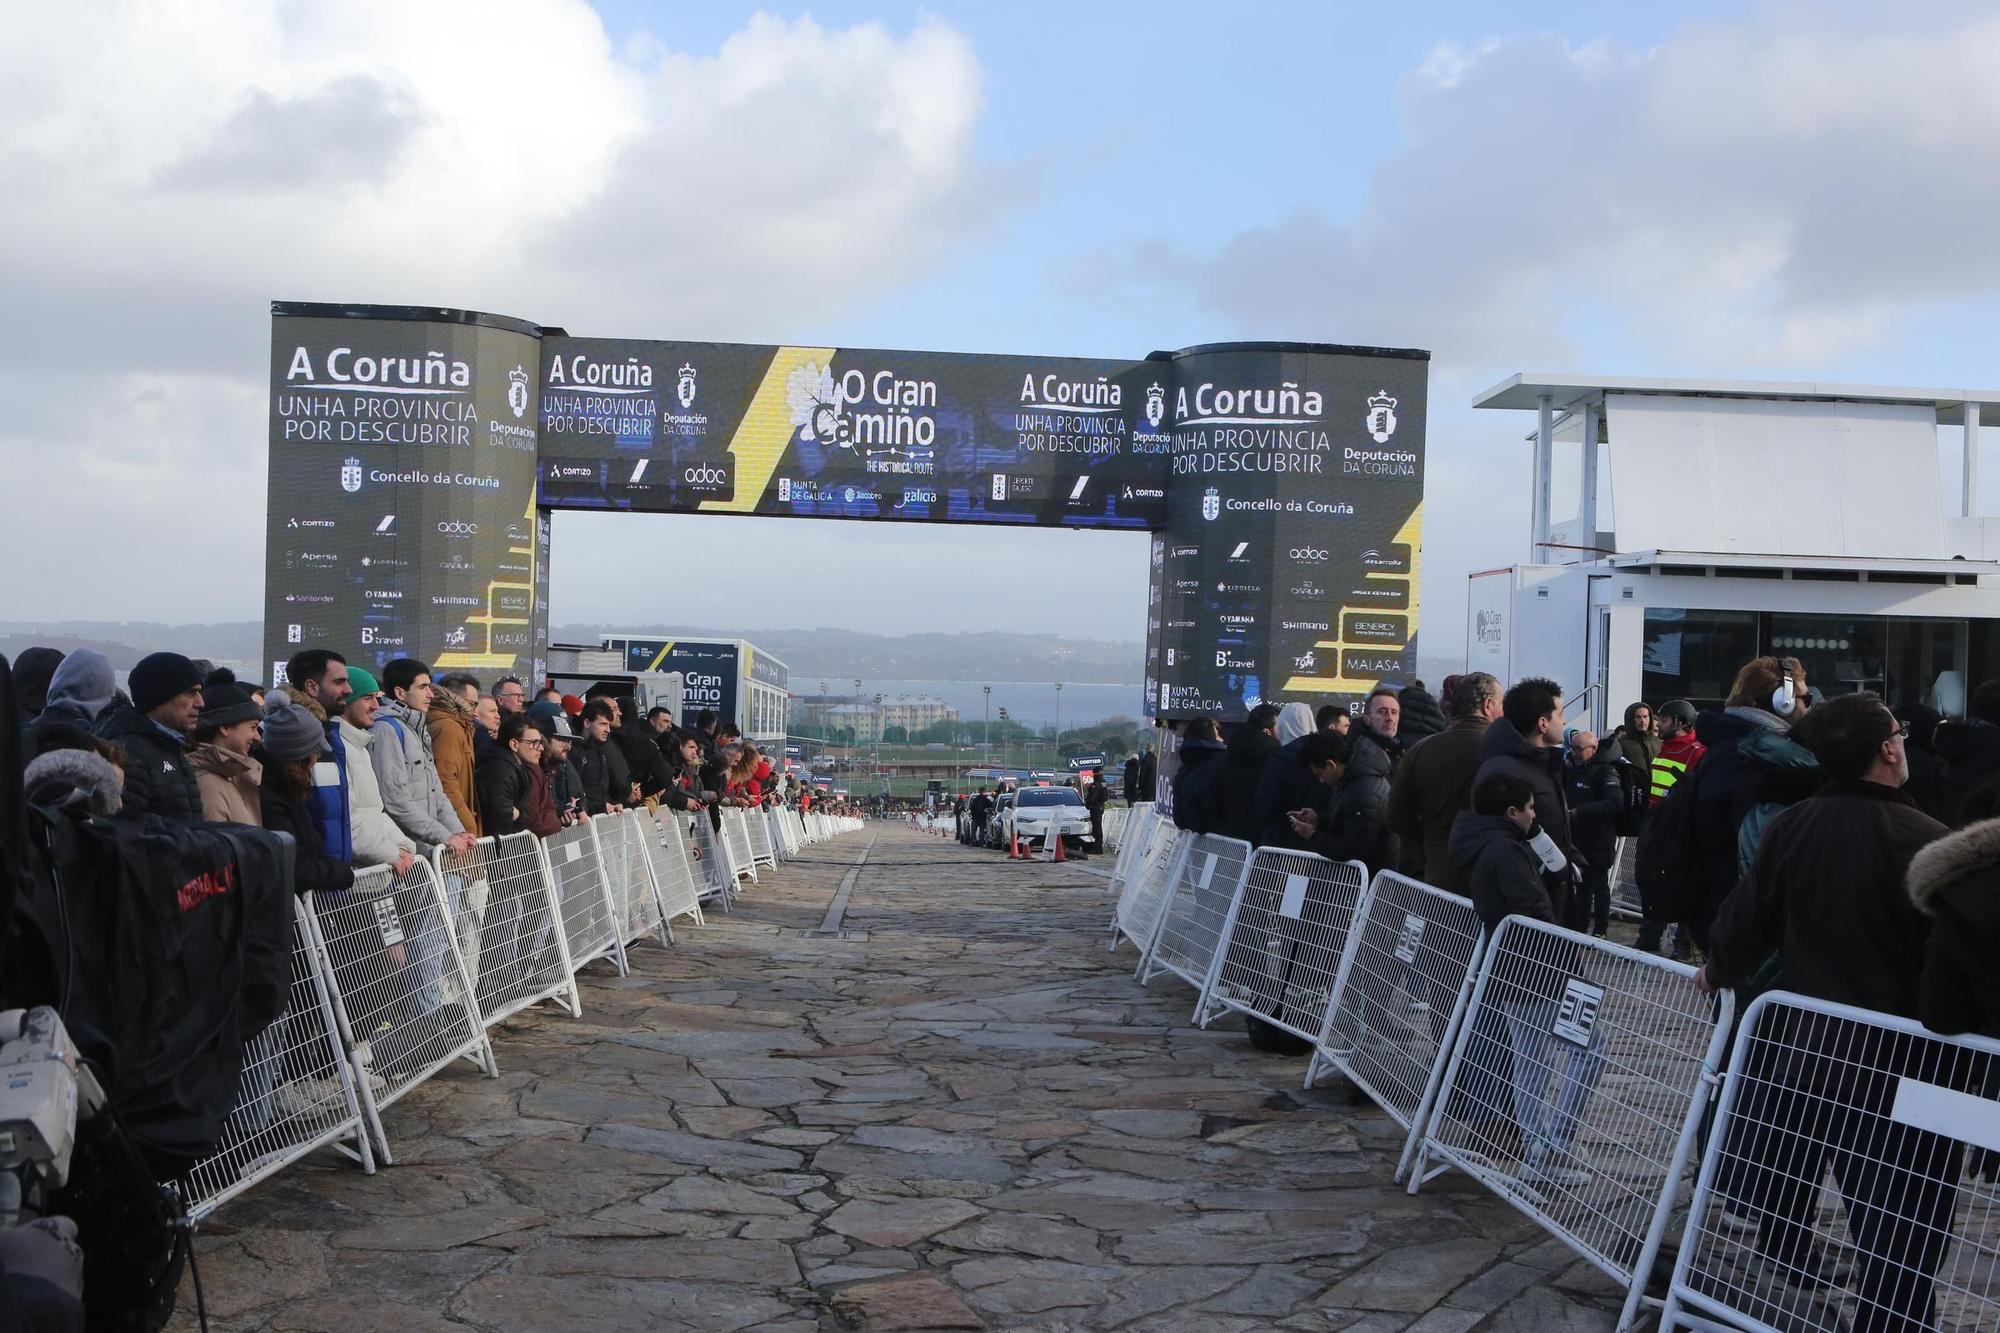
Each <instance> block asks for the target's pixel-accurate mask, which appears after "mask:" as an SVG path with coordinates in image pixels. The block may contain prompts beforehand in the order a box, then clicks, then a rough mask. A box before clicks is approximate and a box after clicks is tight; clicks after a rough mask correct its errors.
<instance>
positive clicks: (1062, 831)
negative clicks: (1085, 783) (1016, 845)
mask: <svg viewBox="0 0 2000 1333" xmlns="http://www.w3.org/2000/svg"><path fill="white" fill-rule="evenodd" d="M1051 834H1053V835H1054V836H1056V837H1060V838H1069V839H1073V840H1075V841H1072V842H1071V843H1070V844H1069V845H1070V846H1072V847H1076V846H1079V843H1080V842H1081V840H1083V839H1086V838H1088V837H1089V836H1090V812H1089V811H1088V810H1086V809H1084V805H1083V797H1081V796H1079V795H1078V794H1077V792H1076V789H1075V788H1073V787H1023V788H1021V789H1020V791H1018V792H1016V793H1015V794H1014V800H1013V803H1012V804H1011V805H1010V806H1008V807H1007V809H1006V810H1005V811H1004V812H1002V814H1001V828H1000V845H1001V846H1003V847H1005V846H1009V845H1011V843H1012V842H1013V839H1014V838H1015V837H1016V836H1019V838H1020V839H1021V841H1022V842H1023V843H1024V844H1027V843H1035V842H1040V843H1044V844H1046V842H1047V840H1048V838H1049V837H1050V836H1051ZM1092 850H1096V849H1095V848H1093V849H1092Z"/></svg>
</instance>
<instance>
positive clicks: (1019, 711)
mask: <svg viewBox="0 0 2000 1333" xmlns="http://www.w3.org/2000/svg"><path fill="white" fill-rule="evenodd" d="M986 685H991V686H992V687H993V712H992V716H993V718H994V720H995V721H998V720H999V717H1000V710H1001V709H1002V708H1005V709H1006V710H1007V716H1008V717H1010V718H1012V719H1013V720H1014V721H1016V722H1020V723H1023V724H1025V725H1027V726H1030V727H1041V726H1044V725H1048V724H1052V723H1054V722H1055V721H1056V712H1057V710H1056V687H1055V682H1053V681H1040V680H1037V681H1020V680H994V681H983V680H869V679H866V678H864V679H863V680H862V682H861V695H862V697H864V698H869V699H872V698H873V697H874V696H875V695H877V694H880V695H883V696H884V697H885V698H890V699H893V698H895V697H896V696H897V695H922V694H928V695H930V696H932V697H933V698H938V699H942V700H944V701H945V702H946V703H947V704H949V705H951V706H952V707H953V708H956V709H957V710H958V715H959V717H960V718H962V719H963V720H965V721H967V722H973V723H977V722H980V721H981V720H982V719H984V718H985V717H986V716H987V714H986V712H985V708H986V695H985V693H984V692H983V690H982V688H981V687H982V686H986ZM819 686H820V678H818V677H815V676H806V675H801V674H800V673H799V672H797V671H794V672H793V673H792V690H793V692H794V693H796V694H812V693H817V692H818V690H819ZM826 686H827V689H828V692H829V693H832V694H839V695H851V694H853V693H854V678H853V677H852V676H849V677H847V678H846V679H845V680H835V679H833V678H831V677H829V678H827V679H826ZM1145 692H1146V691H1145V687H1144V686H1142V685H1140V684H1139V683H1138V682H1136V681H1135V682H1133V683H1132V684H1129V685H1084V684H1073V683H1070V682H1067V681H1065V682H1064V683H1063V687H1062V725H1063V729H1064V730H1065V731H1067V730H1068V729H1069V728H1071V727H1078V726H1083V725H1084V724H1086V723H1090V722H1097V721H1101V720H1102V719H1104V718H1107V717H1119V716H1124V717H1130V718H1138V717H1140V716H1142V714H1141V712H1140V708H1141V706H1142V705H1143V703H1144V696H1145Z"/></svg>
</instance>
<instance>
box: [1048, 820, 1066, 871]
mask: <svg viewBox="0 0 2000 1333" xmlns="http://www.w3.org/2000/svg"><path fill="white" fill-rule="evenodd" d="M1049 836H1050V837H1051V838H1054V839H1055V841H1056V854H1055V857H1054V858H1053V859H1054V860H1056V861H1058V862H1060V861H1061V860H1062V859H1063V845H1062V834H1060V833H1058V832H1056V831H1055V821H1054V820H1050V821H1049Z"/></svg>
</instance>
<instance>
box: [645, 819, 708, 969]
mask: <svg viewBox="0 0 2000 1333" xmlns="http://www.w3.org/2000/svg"><path fill="white" fill-rule="evenodd" d="M650 818H651V820H652V824H653V846H654V847H655V848H656V849H657V854H656V855H655V856H654V857H653V870H654V880H655V882H656V883H657V884H658V885H659V890H660V899H659V901H660V915H661V917H662V918H664V924H665V927H666V930H667V937H668V939H672V938H673V923H674V918H675V917H679V916H688V917H693V918H694V923H695V924H696V925H698V926H699V925H702V924H703V921H702V915H701V886H700V884H699V883H698V881H697V876H698V873H699V872H698V871H697V869H696V867H695V861H694V851H693V849H692V848H691V847H690V846H689V845H688V840H687V825H688V821H689V819H691V818H692V819H706V818H708V816H707V814H705V813H703V812H701V811H697V812H695V813H694V814H693V815H688V814H686V813H684V812H677V811H673V810H669V809H667V808H666V807H665V806H661V807H660V808H659V809H657V810H655V811H653V812H652V814H651V816H650Z"/></svg>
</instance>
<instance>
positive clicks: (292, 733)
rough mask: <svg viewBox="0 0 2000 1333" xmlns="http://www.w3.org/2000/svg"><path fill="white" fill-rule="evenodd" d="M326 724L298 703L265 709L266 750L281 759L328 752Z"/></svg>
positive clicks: (266, 752)
mask: <svg viewBox="0 0 2000 1333" xmlns="http://www.w3.org/2000/svg"><path fill="white" fill-rule="evenodd" d="M327 749H328V746H327V743H326V728H325V727H322V726H321V725H320V724H319V720H318V719H317V718H315V717H314V716H313V715H312V714H311V713H308V712H307V711H306V710H305V709H303V708H301V707H299V706H298V705H297V704H295V703H289V702H287V703H280V704H276V705H273V706H272V707H269V708H266V709H265V710H264V754H265V755H266V756H267V757H268V758H270V759H273V760H275V761H277V762H278V763H281V764H289V763H292V762H294V761H296V760H300V759H314V758H317V757H318V756H320V755H323V754H325V753H326V752H327Z"/></svg>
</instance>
